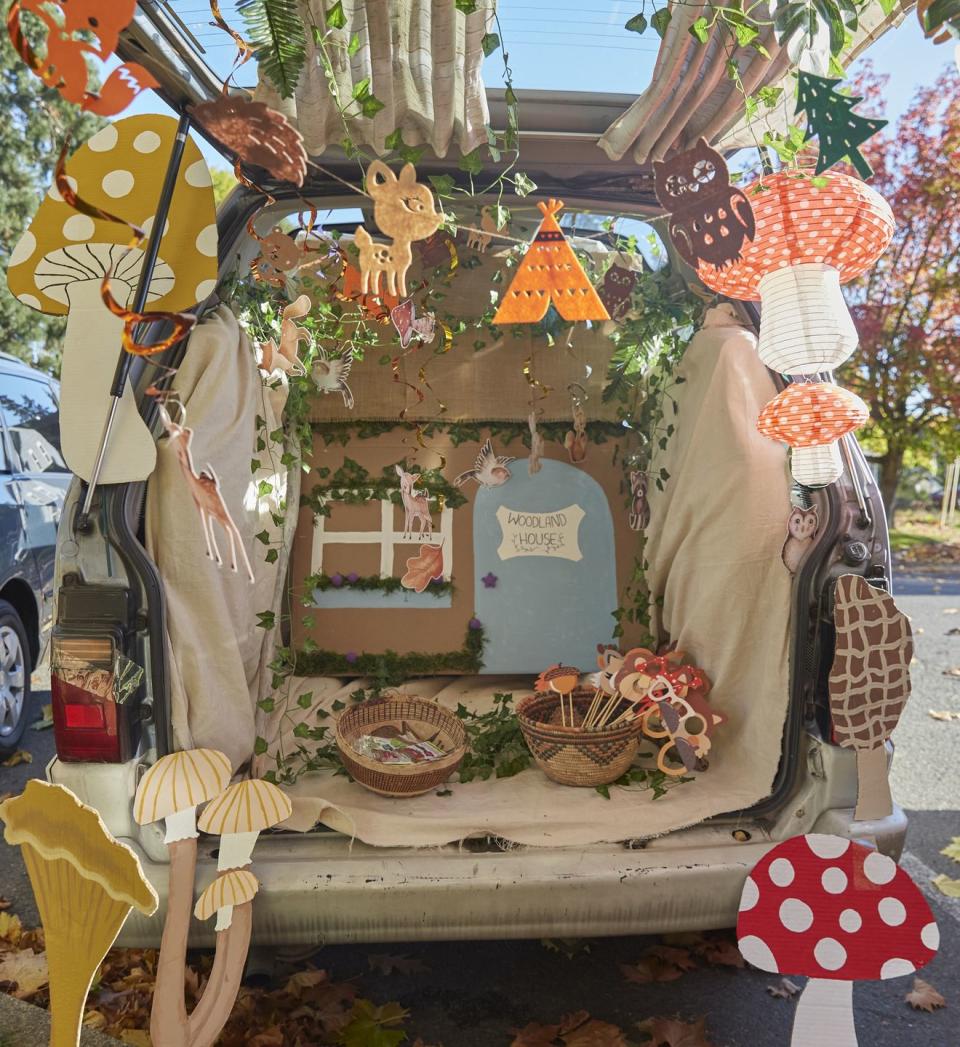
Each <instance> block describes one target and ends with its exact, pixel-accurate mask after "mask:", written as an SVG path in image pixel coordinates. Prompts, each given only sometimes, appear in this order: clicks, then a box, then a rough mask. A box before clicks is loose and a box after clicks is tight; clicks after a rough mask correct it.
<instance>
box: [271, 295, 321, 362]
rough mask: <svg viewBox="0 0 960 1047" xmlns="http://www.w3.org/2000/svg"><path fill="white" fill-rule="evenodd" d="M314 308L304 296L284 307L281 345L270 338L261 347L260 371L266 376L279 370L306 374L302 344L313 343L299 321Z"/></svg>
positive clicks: (281, 324)
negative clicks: (301, 355) (301, 354)
mask: <svg viewBox="0 0 960 1047" xmlns="http://www.w3.org/2000/svg"><path fill="white" fill-rule="evenodd" d="M312 308H313V303H312V302H311V301H310V298H309V296H308V295H305V294H302V295H300V296H299V298H297V299H295V300H294V301H292V302H291V303H290V304H289V305H286V306H284V309H283V319H282V321H281V323H280V345H279V347H278V346H277V343H276V342H275V341H274V340H273V339H272V338H269V339H268V340H267V341H266V342H264V343H263V344H262V345H261V346H260V362H259V367H260V370H261V371H263V372H264V373H266V374H270V373H272V372H273V371H275V370H277V369H279V370H281V371H283V372H284V373H285V374H294V375H303V374H306V371H305V369H304V366H303V363H302V361H301V360H300V356H299V349H300V343H301V342H306V343H307V344H308V345H309V344H310V342H311V341H312V339H311V336H310V332H309V331H308V330H307V329H306V328H305V327H301V326H300V324H298V323H297V320H300V319H302V318H303V317H304V316H307V315H308V314H309V312H310V310H311V309H312Z"/></svg>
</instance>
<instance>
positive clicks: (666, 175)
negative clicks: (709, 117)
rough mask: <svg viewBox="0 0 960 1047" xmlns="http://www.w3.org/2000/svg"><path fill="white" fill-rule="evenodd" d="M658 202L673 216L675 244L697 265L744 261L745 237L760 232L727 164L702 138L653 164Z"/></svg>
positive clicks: (720, 266) (671, 217) (746, 200)
mask: <svg viewBox="0 0 960 1047" xmlns="http://www.w3.org/2000/svg"><path fill="white" fill-rule="evenodd" d="M653 174H654V188H655V191H656V194H657V200H659V201H660V204H661V205H662V206H663V207H664V209H665V210H666V211H667V212H668V213H669V215H670V223H669V225H668V227H667V229H668V231H669V233H670V239H671V241H672V242H673V246H674V247H675V248H676V249H677V251H678V252H679V253H680V256H681V257H682V258H683V259H684V261H686V262H687V263H688V264H689V265H692V266H693V268H694V269H696V268H697V266H698V265H700V263H701V262H708V263H709V264H710V265H715V266H717V267H718V268H722V267H723V266H725V265H729V264H730V263H731V262H737V261H739V260H740V249H741V248H742V247H743V241H744V240H752V239H753V237H754V233H755V232H756V223H755V221H754V217H753V208H751V206H750V201H749V200H748V199H747V196H746V194H745V193H744V191H743V190H742V189H737V188H736V187H735V186H732V185H731V184H730V172H729V171H728V170H727V163H726V161H725V160H724V158H723V157H722V156H721V155H720V154H719V153H718V152H717V151H716V149H711V148H710V146H709V145H707V142H706V140H705V139H703V138H701V139H700V140H699V141H698V142H697V144H696V145H695V146H694V147H693V148H692V149H687V150H686V151H685V152H683V153H678V154H677V155H676V156H673V157H671V158H670V159H669V160H665V161H660V160H655V161H654V162H653Z"/></svg>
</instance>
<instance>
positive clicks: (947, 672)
mask: <svg viewBox="0 0 960 1047" xmlns="http://www.w3.org/2000/svg"><path fill="white" fill-rule="evenodd" d="M943 675H944V676H957V677H960V665H953V666H951V667H950V668H949V669H944V670H943Z"/></svg>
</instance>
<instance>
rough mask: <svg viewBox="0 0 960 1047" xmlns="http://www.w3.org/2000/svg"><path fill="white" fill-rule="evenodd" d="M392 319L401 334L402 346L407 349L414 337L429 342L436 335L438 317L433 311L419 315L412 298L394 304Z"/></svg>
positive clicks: (391, 313)
mask: <svg viewBox="0 0 960 1047" xmlns="http://www.w3.org/2000/svg"><path fill="white" fill-rule="evenodd" d="M390 319H391V320H392V321H393V326H394V327H395V328H396V329H397V334H399V335H400V346H401V348H403V349H406V348H407V346H408V345H409V344H410V342H411V341H412V339H414V338H419V339H420V341H421V342H425V343H427V344H429V343H430V342H432V341H433V339H434V338H435V337H436V333H437V318H436V317H435V316H434V315H433V313H426V314H425V315H424V316H419V317H418V316H417V307H416V306H415V305H414V302H413V299H412V298H408V299H407V300H406V301H405V302H401V303H400V304H399V305H397V306H394V307H393V309H391V310H390Z"/></svg>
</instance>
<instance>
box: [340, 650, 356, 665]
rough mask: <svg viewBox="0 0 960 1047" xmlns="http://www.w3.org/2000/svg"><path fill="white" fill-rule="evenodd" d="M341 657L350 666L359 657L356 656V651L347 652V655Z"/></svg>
mask: <svg viewBox="0 0 960 1047" xmlns="http://www.w3.org/2000/svg"><path fill="white" fill-rule="evenodd" d="M343 657H344V658H345V659H346V660H347V662H348V663H349V664H350V665H353V663H354V662H355V661H356V660H357V659H358V658H359V657H360V655H359V654H357V652H356V651H347V653H346V654H345V655H344V656H343Z"/></svg>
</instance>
